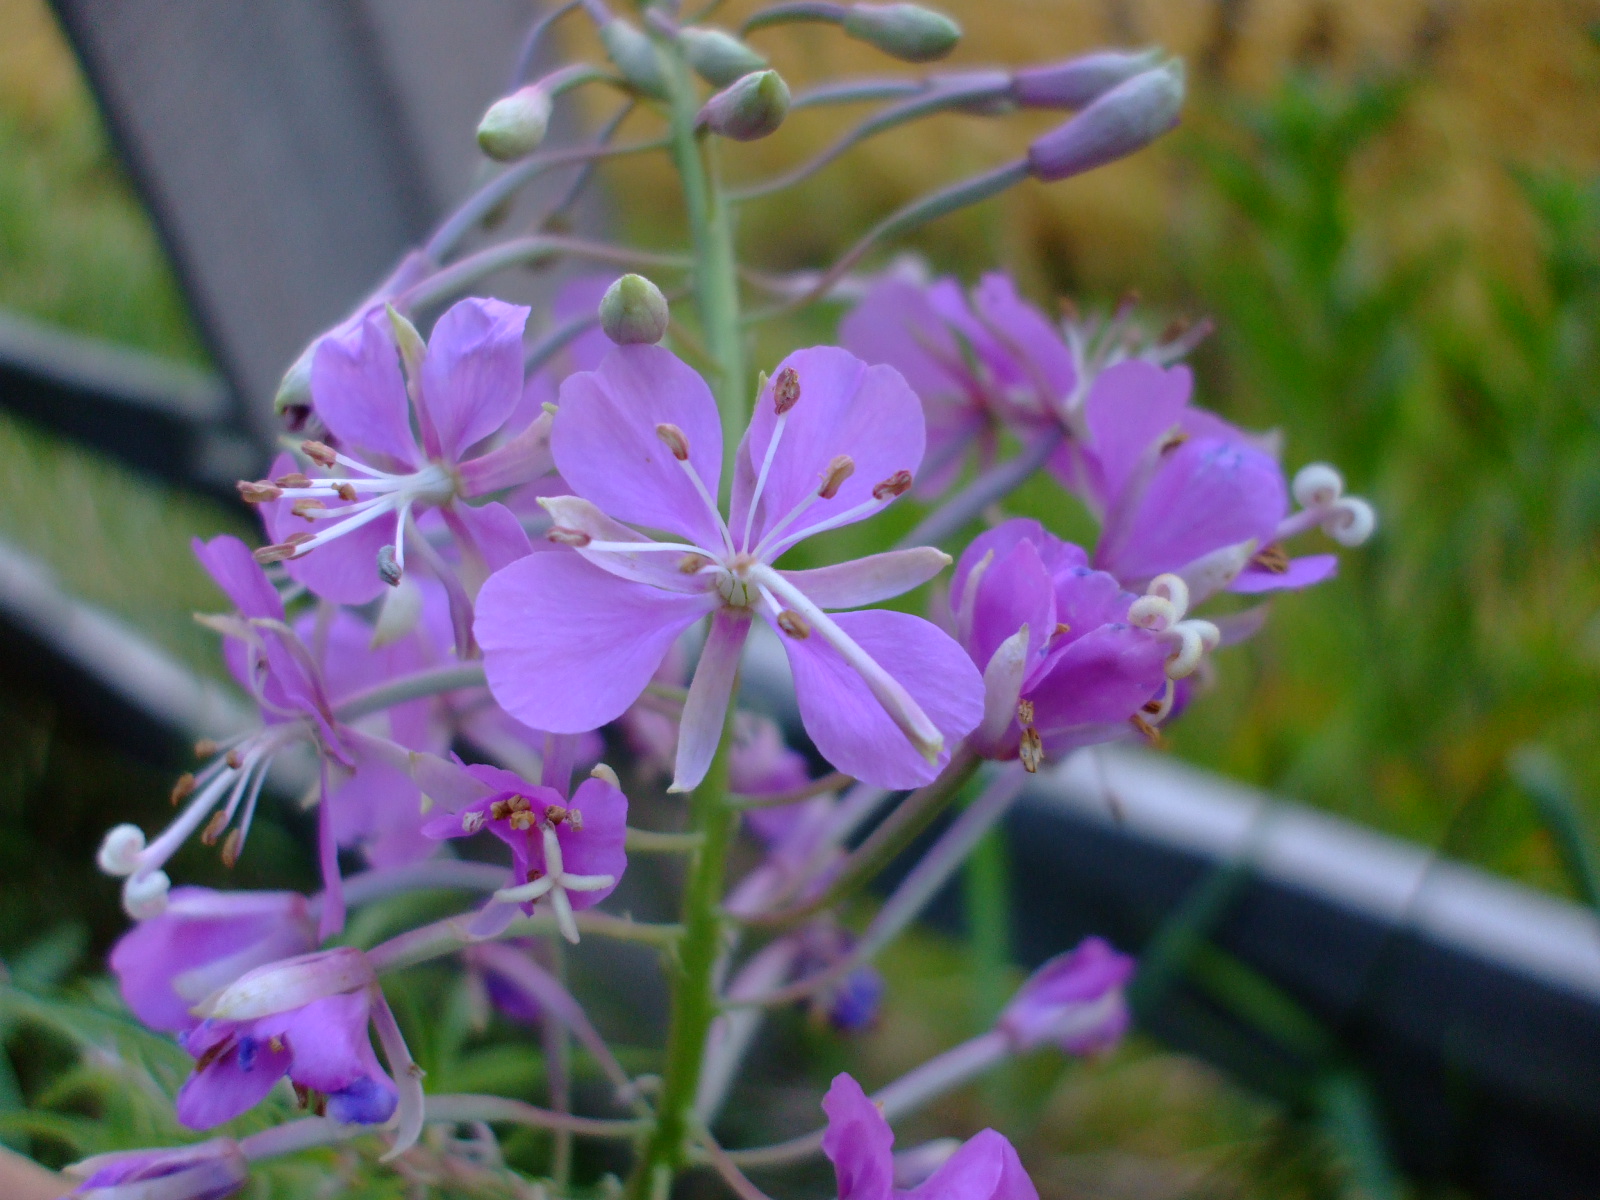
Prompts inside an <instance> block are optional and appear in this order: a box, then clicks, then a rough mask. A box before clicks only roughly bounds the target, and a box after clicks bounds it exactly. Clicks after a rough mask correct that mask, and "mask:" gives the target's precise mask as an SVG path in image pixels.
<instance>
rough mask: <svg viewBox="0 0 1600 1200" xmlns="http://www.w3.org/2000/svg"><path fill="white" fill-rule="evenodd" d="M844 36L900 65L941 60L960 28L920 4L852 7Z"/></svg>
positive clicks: (958, 33) (845, 20)
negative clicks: (869, 47) (886, 55)
mask: <svg viewBox="0 0 1600 1200" xmlns="http://www.w3.org/2000/svg"><path fill="white" fill-rule="evenodd" d="M842 24H843V26H844V31H845V33H847V34H849V35H850V36H851V37H853V38H855V39H856V40H857V41H860V42H866V43H867V44H868V45H869V46H874V47H876V48H877V49H879V50H882V51H883V52H884V53H885V54H888V55H890V56H892V57H894V58H898V59H900V60H901V61H902V62H914V63H920V62H932V61H933V60H934V59H937V58H943V57H944V56H945V55H946V54H949V53H950V51H952V50H954V49H955V48H956V43H957V42H959V41H960V40H961V26H959V25H957V24H956V23H955V22H954V21H952V20H951V19H950V18H949V17H947V16H945V15H944V14H943V13H939V12H934V11H933V10H932V9H929V8H923V7H922V6H921V5H920V4H852V5H851V6H850V10H849V11H848V12H847V13H846V14H845V18H844V21H843V22H842Z"/></svg>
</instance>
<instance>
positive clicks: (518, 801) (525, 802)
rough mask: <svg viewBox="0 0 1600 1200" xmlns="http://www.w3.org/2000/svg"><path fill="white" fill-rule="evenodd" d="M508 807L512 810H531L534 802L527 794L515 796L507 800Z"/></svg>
mask: <svg viewBox="0 0 1600 1200" xmlns="http://www.w3.org/2000/svg"><path fill="white" fill-rule="evenodd" d="M506 807H507V808H509V809H510V810H511V811H512V812H529V811H531V810H532V809H533V802H532V801H531V800H529V799H528V798H527V797H526V796H513V797H511V799H509V800H507V801H506Z"/></svg>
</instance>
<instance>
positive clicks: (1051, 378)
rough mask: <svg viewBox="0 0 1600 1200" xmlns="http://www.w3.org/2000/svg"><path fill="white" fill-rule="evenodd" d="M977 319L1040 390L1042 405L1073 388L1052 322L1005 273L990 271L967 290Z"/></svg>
mask: <svg viewBox="0 0 1600 1200" xmlns="http://www.w3.org/2000/svg"><path fill="white" fill-rule="evenodd" d="M972 306H973V308H974V309H975V310H976V312H977V315H978V318H979V320H981V321H982V322H983V323H984V325H986V326H987V327H988V330H989V332H990V333H991V334H992V335H993V336H994V338H995V339H996V340H997V341H998V342H1000V344H1001V345H1003V346H1004V347H1005V349H1006V350H1007V351H1009V352H1010V354H1009V356H1010V358H1011V360H1012V362H1013V363H1014V364H1015V366H1014V367H1013V370H1018V369H1020V373H1021V374H1022V376H1023V378H1024V379H1025V380H1026V382H1027V384H1028V385H1029V386H1031V387H1032V388H1033V389H1034V390H1036V391H1037V392H1038V393H1040V396H1039V398H1040V400H1041V401H1042V402H1043V403H1044V404H1046V405H1054V404H1058V403H1061V402H1063V401H1065V400H1066V398H1067V397H1068V396H1070V395H1072V390H1073V388H1074V387H1076V386H1077V382H1078V371H1077V368H1076V367H1075V366H1074V365H1073V361H1072V352H1071V351H1070V350H1068V349H1067V345H1066V343H1065V342H1064V341H1063V340H1062V338H1061V332H1060V330H1059V329H1057V328H1056V326H1055V325H1054V324H1053V323H1052V322H1051V321H1050V320H1049V318H1047V317H1046V316H1045V315H1044V314H1043V313H1042V312H1040V311H1039V310H1038V309H1037V308H1035V307H1034V306H1033V305H1031V304H1029V303H1028V302H1027V301H1026V300H1024V299H1023V298H1022V297H1021V296H1019V295H1018V294H1017V285H1016V284H1015V283H1013V282H1012V280H1011V277H1010V276H1009V275H1003V274H1001V273H1000V272H998V271H992V272H990V273H989V274H987V275H985V276H984V277H983V278H982V280H980V281H979V283H978V286H977V287H976V288H974V289H973V292H972Z"/></svg>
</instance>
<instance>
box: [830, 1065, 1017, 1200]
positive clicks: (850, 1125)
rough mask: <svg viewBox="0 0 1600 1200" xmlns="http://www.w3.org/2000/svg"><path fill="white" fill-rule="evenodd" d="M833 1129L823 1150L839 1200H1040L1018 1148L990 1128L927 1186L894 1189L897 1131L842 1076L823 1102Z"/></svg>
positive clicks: (952, 1157) (968, 1143)
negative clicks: (906, 1199) (830, 1166)
mask: <svg viewBox="0 0 1600 1200" xmlns="http://www.w3.org/2000/svg"><path fill="white" fill-rule="evenodd" d="M822 1108H823V1111H824V1112H826V1113H827V1114H828V1129H827V1132H826V1133H824V1134H823V1135H822V1151H823V1153H824V1154H826V1155H827V1156H828V1158H829V1159H830V1160H831V1161H832V1163H833V1169H834V1173H835V1175H836V1176H837V1177H838V1181H839V1200H895V1198H896V1197H907V1198H912V1200H1038V1196H1039V1193H1038V1191H1037V1189H1035V1188H1034V1186H1033V1181H1032V1180H1031V1179H1029V1178H1028V1173H1027V1172H1026V1171H1025V1170H1023V1168H1022V1162H1021V1160H1020V1159H1018V1158H1017V1151H1016V1149H1015V1147H1013V1146H1012V1145H1011V1143H1010V1142H1009V1141H1007V1140H1006V1138H1005V1137H1004V1136H1002V1135H1001V1134H998V1133H996V1132H995V1131H994V1130H992V1129H985V1130H984V1131H983V1132H982V1133H980V1134H978V1135H976V1136H975V1137H972V1138H969V1139H968V1140H967V1141H966V1142H965V1143H964V1144H963V1145H962V1147H961V1148H960V1149H959V1150H957V1151H955V1153H953V1154H951V1155H950V1156H949V1157H948V1158H946V1159H945V1160H944V1162H943V1163H942V1164H941V1165H940V1166H939V1167H938V1169H937V1170H935V1171H934V1172H933V1173H932V1174H931V1175H929V1176H928V1177H927V1178H926V1179H925V1180H924V1181H923V1182H922V1183H920V1184H918V1185H917V1186H916V1187H914V1188H910V1189H907V1190H901V1189H900V1188H897V1187H895V1185H894V1171H895V1163H894V1131H893V1130H891V1129H890V1128H889V1122H888V1121H886V1120H884V1118H883V1114H882V1113H881V1112H879V1111H878V1107H877V1105H875V1104H873V1103H872V1101H871V1100H869V1099H868V1098H867V1095H866V1093H865V1092H863V1091H862V1090H861V1085H860V1084H859V1083H857V1082H856V1081H855V1080H854V1079H852V1078H851V1077H850V1076H848V1075H843V1074H841V1075H836V1076H835V1077H834V1080H833V1086H832V1087H830V1088H829V1089H828V1094H827V1096H825V1097H824V1098H823V1101H822Z"/></svg>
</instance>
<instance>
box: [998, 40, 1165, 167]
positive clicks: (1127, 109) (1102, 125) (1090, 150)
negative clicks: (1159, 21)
mask: <svg viewBox="0 0 1600 1200" xmlns="http://www.w3.org/2000/svg"><path fill="white" fill-rule="evenodd" d="M1182 106H1183V64H1182V63H1181V62H1178V61H1176V60H1174V61H1172V62H1170V63H1167V64H1165V65H1164V66H1160V67H1157V68H1155V69H1154V70H1151V71H1146V72H1144V73H1143V74H1142V75H1135V76H1134V77H1133V78H1132V79H1129V80H1125V81H1124V82H1122V83H1119V84H1118V85H1117V86H1116V87H1114V88H1112V89H1111V90H1110V91H1109V92H1107V93H1105V95H1103V96H1101V97H1099V98H1098V99H1097V100H1095V101H1094V103H1092V104H1091V105H1089V107H1088V108H1086V109H1084V110H1083V111H1082V112H1081V113H1079V114H1078V115H1077V116H1075V117H1073V118H1072V120H1070V121H1068V122H1067V123H1066V124H1065V125H1062V126H1061V127H1060V128H1059V129H1056V130H1054V131H1052V132H1050V133H1047V134H1045V135H1044V136H1043V137H1042V138H1039V139H1038V140H1037V141H1035V142H1034V143H1033V145H1031V146H1029V147H1028V167H1029V169H1030V170H1031V171H1032V172H1033V175H1034V177H1035V178H1036V179H1042V180H1044V181H1046V182H1053V181H1054V180H1057V179H1065V178H1067V177H1068V176H1069V175H1078V174H1081V173H1082V172H1084V171H1090V170H1093V169H1094V168H1095V167H1101V166H1104V165H1105V164H1106V163H1109V162H1115V161H1116V160H1117V159H1119V158H1123V157H1125V156H1127V155H1129V154H1132V153H1133V152H1134V151H1135V150H1140V149H1143V148H1144V147H1145V146H1147V145H1149V144H1150V143H1151V142H1153V141H1155V140H1156V138H1158V137H1160V136H1161V135H1162V134H1163V133H1166V132H1167V130H1169V129H1171V128H1172V127H1173V126H1174V125H1176V124H1177V123H1178V110H1179V109H1180V108H1181V107H1182Z"/></svg>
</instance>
